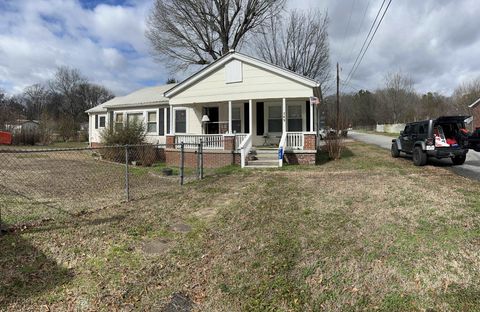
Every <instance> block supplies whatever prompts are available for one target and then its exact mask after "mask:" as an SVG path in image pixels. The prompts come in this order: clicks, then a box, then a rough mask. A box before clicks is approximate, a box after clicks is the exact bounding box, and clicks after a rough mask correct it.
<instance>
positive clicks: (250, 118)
mask: <svg viewBox="0 0 480 312" xmlns="http://www.w3.org/2000/svg"><path fill="white" fill-rule="evenodd" d="M252 102H253V101H252V100H248V133H250V134H252V133H253V103H252Z"/></svg>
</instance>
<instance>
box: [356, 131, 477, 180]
mask: <svg viewBox="0 0 480 312" xmlns="http://www.w3.org/2000/svg"><path fill="white" fill-rule="evenodd" d="M348 135H349V136H350V137H351V138H352V139H354V140H357V141H362V142H365V143H368V144H373V145H377V146H380V147H382V148H385V149H388V150H390V147H391V145H392V137H388V136H384V135H378V134H369V133H360V132H355V131H351V132H349V133H348ZM402 155H404V154H402ZM406 157H409V156H406ZM428 164H430V165H433V166H439V167H447V168H448V169H450V170H452V171H453V172H455V173H456V174H458V175H461V176H464V177H467V178H471V179H474V180H478V181H480V153H478V152H475V151H473V150H470V151H469V152H468V154H467V161H466V162H465V164H463V165H462V166H453V165H452V162H451V161H450V159H435V158H429V159H428ZM412 165H413V164H412Z"/></svg>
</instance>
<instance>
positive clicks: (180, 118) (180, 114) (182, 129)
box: [175, 109, 187, 133]
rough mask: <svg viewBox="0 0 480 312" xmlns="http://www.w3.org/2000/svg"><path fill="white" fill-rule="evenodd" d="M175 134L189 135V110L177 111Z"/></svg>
mask: <svg viewBox="0 0 480 312" xmlns="http://www.w3.org/2000/svg"><path fill="white" fill-rule="evenodd" d="M175 132H176V133H187V110H186V109H176V110H175Z"/></svg>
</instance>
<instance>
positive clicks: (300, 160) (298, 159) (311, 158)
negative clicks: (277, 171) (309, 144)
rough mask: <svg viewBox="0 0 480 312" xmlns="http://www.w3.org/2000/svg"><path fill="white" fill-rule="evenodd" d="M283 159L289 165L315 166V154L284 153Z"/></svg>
mask: <svg viewBox="0 0 480 312" xmlns="http://www.w3.org/2000/svg"><path fill="white" fill-rule="evenodd" d="M284 159H285V161H286V163H287V164H291V165H315V153H288V152H287V153H285V154H284Z"/></svg>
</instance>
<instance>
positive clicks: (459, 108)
mask: <svg viewBox="0 0 480 312" xmlns="http://www.w3.org/2000/svg"><path fill="white" fill-rule="evenodd" d="M478 98H480V78H477V79H474V80H472V81H468V82H464V83H462V84H461V85H459V86H458V87H457V88H456V89H455V91H454V92H453V96H452V103H451V104H452V105H451V107H450V112H451V113H455V114H468V113H472V112H471V111H470V110H469V108H468V106H469V105H470V104H472V103H473V102H475V101H476V100H477V99H478Z"/></svg>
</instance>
